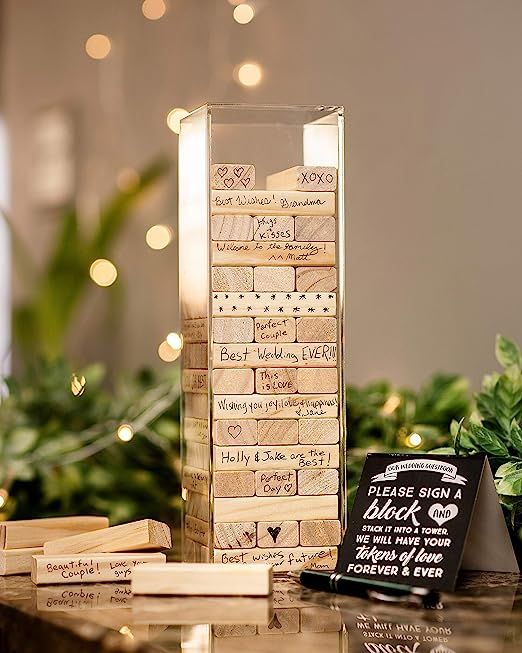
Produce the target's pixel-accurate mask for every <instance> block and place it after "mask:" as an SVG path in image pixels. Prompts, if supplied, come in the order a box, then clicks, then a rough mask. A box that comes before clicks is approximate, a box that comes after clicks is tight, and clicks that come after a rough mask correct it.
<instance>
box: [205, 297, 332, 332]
mask: <svg viewBox="0 0 522 653" xmlns="http://www.w3.org/2000/svg"><path fill="white" fill-rule="evenodd" d="M336 312H337V310H336V295H335V293H297V292H288V293H285V292H247V293H236V292H234V293H232V292H231V293H225V292H217V293H213V295H212V314H213V315H215V316H226V315H231V316H239V315H250V316H254V317H257V316H269V315H273V316H277V317H278V318H279V319H283V318H284V316H295V315H310V314H320V315H335V314H336ZM294 339H295V338H294ZM267 342H268V341H267ZM278 342H283V341H282V340H281V341H278Z"/></svg>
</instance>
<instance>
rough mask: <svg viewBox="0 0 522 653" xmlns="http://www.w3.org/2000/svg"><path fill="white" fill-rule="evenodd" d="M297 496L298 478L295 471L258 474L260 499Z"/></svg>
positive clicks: (263, 471)
mask: <svg viewBox="0 0 522 653" xmlns="http://www.w3.org/2000/svg"><path fill="white" fill-rule="evenodd" d="M292 494H297V476H296V473H295V470H294V469H285V470H281V469H271V470H265V469H264V470H261V471H258V472H256V495H257V496H258V497H289V496H291V495H292Z"/></svg>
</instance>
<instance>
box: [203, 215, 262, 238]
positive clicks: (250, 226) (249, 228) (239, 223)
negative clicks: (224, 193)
mask: <svg viewBox="0 0 522 653" xmlns="http://www.w3.org/2000/svg"><path fill="white" fill-rule="evenodd" d="M211 224H212V227H211V228H212V240H252V238H253V237H254V221H253V220H252V216H251V215H213V216H212V223H211Z"/></svg>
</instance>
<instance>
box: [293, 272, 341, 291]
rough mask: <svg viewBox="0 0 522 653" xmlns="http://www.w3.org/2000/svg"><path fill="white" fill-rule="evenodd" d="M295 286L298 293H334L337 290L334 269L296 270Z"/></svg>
mask: <svg viewBox="0 0 522 653" xmlns="http://www.w3.org/2000/svg"><path fill="white" fill-rule="evenodd" d="M295 284H296V290H297V291H298V292H317V293H323V292H326V293H330V292H334V291H335V290H337V271H336V269H335V268H334V267H325V268H321V267H302V268H297V270H296V277H295Z"/></svg>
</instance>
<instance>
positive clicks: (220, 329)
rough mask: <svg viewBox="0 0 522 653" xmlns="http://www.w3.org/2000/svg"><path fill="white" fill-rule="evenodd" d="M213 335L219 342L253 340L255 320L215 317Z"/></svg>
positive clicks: (249, 318) (213, 319)
mask: <svg viewBox="0 0 522 653" xmlns="http://www.w3.org/2000/svg"><path fill="white" fill-rule="evenodd" d="M333 319H335V318H333ZM212 337H213V339H214V342H218V343H230V342H253V340H254V320H253V318H251V317H214V318H212Z"/></svg>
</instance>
